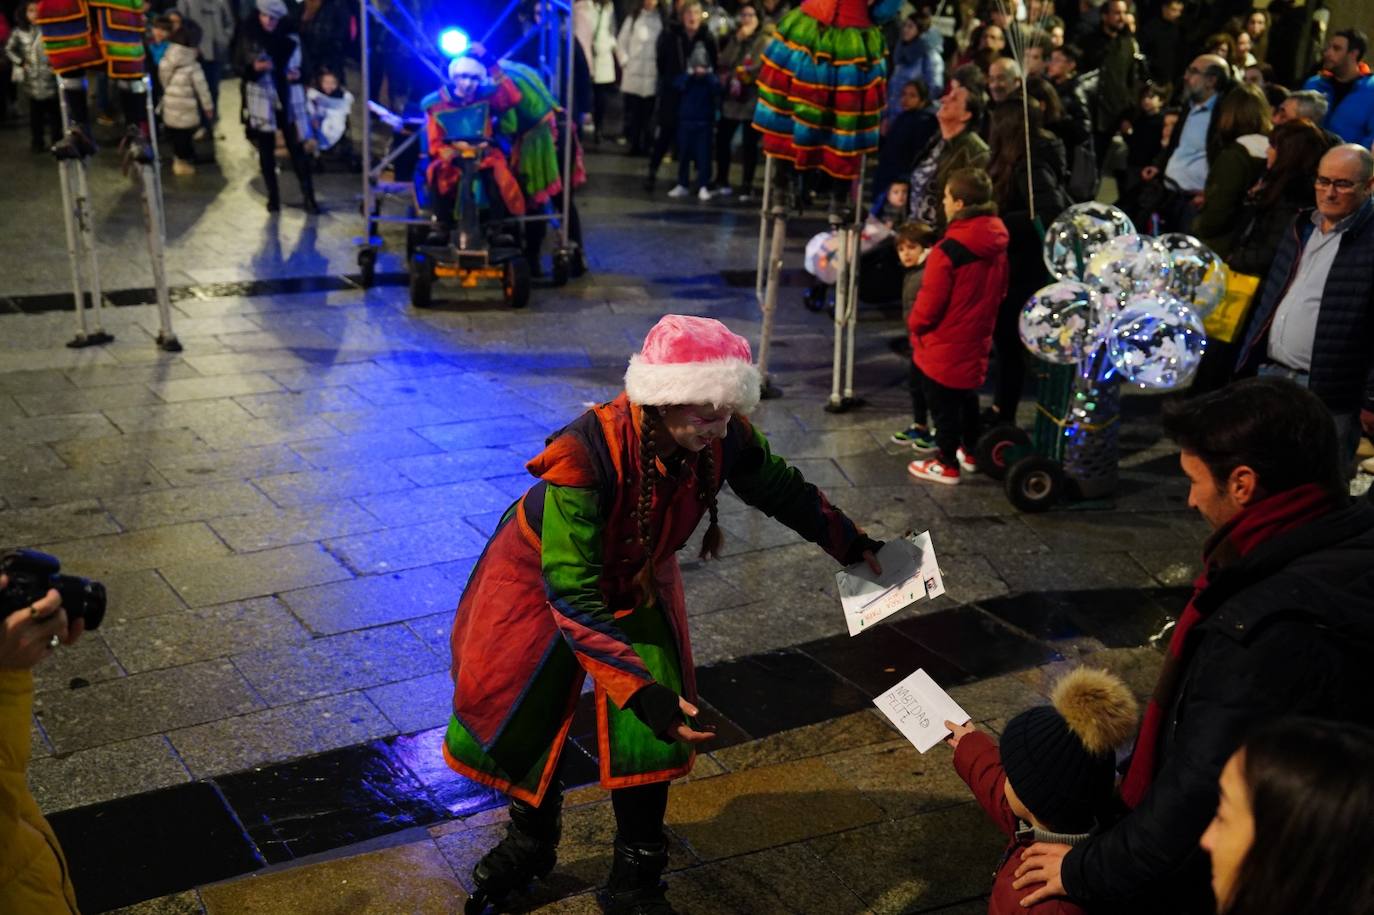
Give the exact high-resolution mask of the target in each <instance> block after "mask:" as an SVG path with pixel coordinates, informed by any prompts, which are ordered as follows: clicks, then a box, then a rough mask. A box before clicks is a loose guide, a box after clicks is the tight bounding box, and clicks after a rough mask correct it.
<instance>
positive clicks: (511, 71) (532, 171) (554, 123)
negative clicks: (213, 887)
mask: <svg viewBox="0 0 1374 915" xmlns="http://www.w3.org/2000/svg"><path fill="white" fill-rule="evenodd" d="M501 70H502V71H503V72H504V73H505V74H506V75H507V76H508V77H510V80H511V82H512V83H514V84H515V87H516V89H518V90H519V91H520V101H519V103H518V104H516V106H515V107H514V108H511V109H510V110H509V111H507V112H506V113H505V114H504V115H502V116H501V118H500V120H499V121H498V123H497V127H498V128H499V129H500V131H501V132H502V133H503V134H506V135H507V136H511V137H515V138H516V139H515V146H514V148H513V149H512V150H511V167H512V168H513V169H515V175H516V177H517V178H519V179H520V187H521V188H522V189H523V190H524V192H525V196H526V197H527V198H529V201H530V203H532V204H533V205H534V206H536V207H542V206H543V205H544V204H546V203H548V202H549V200H550V199H552V198H553V196H554V195H556V194H558V193H559V192H560V191H562V190H563V179H562V168H563V163H562V161H560V157H559V155H558V113H559V108H558V100H557V99H555V98H554V97H553V93H551V92H550V91H549V88H548V87H547V86H545V85H544V81H543V80H542V79H540V78H539V74H538V73H536V72H535V71H534V70H533V69H532V68H530V67H527V66H525V65H524V64H520V63H516V62H515V61H511V60H505V61H502V62H501ZM574 144H575V145H574V146H573V178H572V186H573V187H578V186H579V185H582V184H585V183H586V181H587V173H586V171H585V170H584V169H583V167H582V147H581V144H577V143H576V139H575V138H574Z"/></svg>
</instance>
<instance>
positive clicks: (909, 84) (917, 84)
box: [902, 76, 930, 104]
mask: <svg viewBox="0 0 1374 915" xmlns="http://www.w3.org/2000/svg"><path fill="white" fill-rule="evenodd" d="M902 88H903V89H915V90H916V94H917V95H919V96H920V97H921V102H922V104H924V103H926V102H929V101H930V87H929V86H927V85H926V81H925V80H923V79H921V78H920V77H919V76H918V77H916V78H915V79H909V80H907V81H906V82H905V83H903V84H902Z"/></svg>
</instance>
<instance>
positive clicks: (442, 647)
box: [405, 601, 457, 669]
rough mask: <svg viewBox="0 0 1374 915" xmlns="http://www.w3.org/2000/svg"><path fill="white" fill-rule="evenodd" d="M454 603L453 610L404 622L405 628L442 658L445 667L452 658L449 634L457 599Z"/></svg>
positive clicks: (451, 630)
mask: <svg viewBox="0 0 1374 915" xmlns="http://www.w3.org/2000/svg"><path fill="white" fill-rule="evenodd" d="M454 605H455V606H454V609H453V610H445V611H443V612H442V613H435V614H432V615H430V616H422V617H419V618H417V619H413V620H407V621H406V624H405V625H406V628H407V629H409V630H410V631H411V632H413V633H415V634H416V635H417V636H419V637H420V639H421V640H422V641H423V642H424V643H425V644H426V645H428V646H429V650H430V651H432V652H434V654H435V655H436V656H437V657H440V658H442V659H443V661H444V666H445V669H447V667H448V664H449V662H450V661H451V660H452V650H451V642H450V640H449V636H450V635H451V633H452V632H453V614H454V612H455V611H456V610H457V601H454Z"/></svg>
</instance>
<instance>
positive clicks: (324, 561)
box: [160, 538, 353, 607]
mask: <svg viewBox="0 0 1374 915" xmlns="http://www.w3.org/2000/svg"><path fill="white" fill-rule="evenodd" d="M216 542H218V538H216ZM202 552H203V554H204V553H210V551H208V550H207V551H202ZM160 569H161V571H162V574H163V577H165V578H166V579H167V581H168V583H169V584H170V585H171V586H172V587H173V588H174V589H176V592H177V593H178V594H179V595H180V596H181V599H182V600H184V601H186V603H187V604H188V605H190V606H192V607H203V606H205V605H207V604H218V603H227V602H228V601H233V600H244V599H246V598H249V597H263V596H266V595H269V594H278V593H281V592H283V591H294V590H297V589H299V588H308V587H310V586H311V585H321V584H325V583H327V582H331V581H342V580H344V579H346V578H352V577H353V576H352V575H351V574H350V573H349V571H348V570H347V569H345V568H344V567H343V566H341V565H339V563H338V561H337V560H335V559H334V557H332V556H330V555H329V554H328V553H327V552H325V551H324V550H323V549H322V548H321V547H319V546H318V545H317V544H302V545H300V546H286V547H280V548H278V549H274V550H263V551H262V552H259V553H243V554H239V555H234V556H225V557H224V558H222V559H209V560H196V561H189V562H171V563H166V564H163V565H161V566H160Z"/></svg>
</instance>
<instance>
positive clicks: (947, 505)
mask: <svg viewBox="0 0 1374 915" xmlns="http://www.w3.org/2000/svg"><path fill="white" fill-rule="evenodd" d="M910 485H912V486H914V487H919V488H920V489H921V490H922V491H923V492H925V493H926V495H927V496H929V498H930V501H931V502H933V503H934V504H935V505H937V506H938V507H939V508H940V510H941V511H943V512H944V513H945V514H946V515H948V516H949V517H951V518H954V519H956V520H958V519H961V518H977V517H989V516H997V515H1008V516H1009V515H1015V514H1016V513H1017V512H1016V509H1015V508H1013V507H1012V504H1011V503H1010V502H1008V501H1007V496H1006V493H1005V492H1004V491H1003V490H1002V485H1001V484H1000V483H996V482H994V481H992V480H990V479H988V478H987V477H985V476H981V475H978V474H970V475H969V476H968V479H966V480H963V481H961V482H960V483H959V485H958V486H941V485H939V484H938V483H925V482H922V481H920V480H916V479H912V480H911V484H910Z"/></svg>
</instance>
